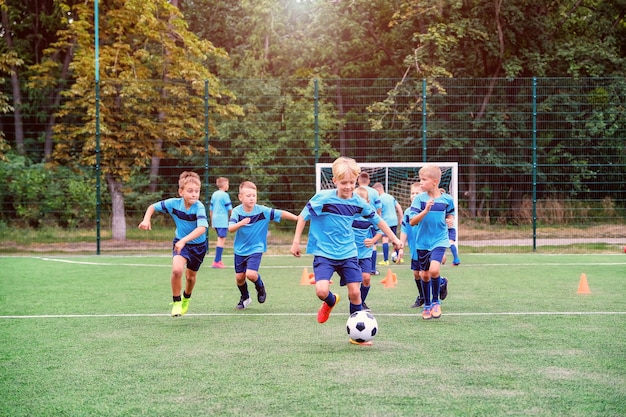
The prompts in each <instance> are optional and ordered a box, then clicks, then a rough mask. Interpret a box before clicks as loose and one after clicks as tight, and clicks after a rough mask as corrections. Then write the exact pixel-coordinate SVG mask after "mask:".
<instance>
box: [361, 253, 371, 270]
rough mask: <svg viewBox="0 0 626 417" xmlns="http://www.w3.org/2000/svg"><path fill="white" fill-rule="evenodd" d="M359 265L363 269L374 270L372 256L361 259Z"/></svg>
mask: <svg viewBox="0 0 626 417" xmlns="http://www.w3.org/2000/svg"><path fill="white" fill-rule="evenodd" d="M359 267H360V268H361V271H371V270H372V257H371V256H370V257H369V258H364V259H359Z"/></svg>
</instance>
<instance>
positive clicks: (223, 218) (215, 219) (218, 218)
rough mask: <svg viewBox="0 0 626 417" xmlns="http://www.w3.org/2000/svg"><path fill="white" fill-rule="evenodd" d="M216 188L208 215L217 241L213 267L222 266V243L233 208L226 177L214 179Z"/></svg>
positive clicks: (224, 239) (223, 242)
mask: <svg viewBox="0 0 626 417" xmlns="http://www.w3.org/2000/svg"><path fill="white" fill-rule="evenodd" d="M215 185H217V190H215V191H214V192H213V194H211V204H210V205H209V217H210V218H211V227H213V229H215V233H217V242H216V244H215V258H214V259H213V265H212V267H213V268H224V263H223V262H222V253H224V245H225V244H226V235H227V233H228V220H229V219H230V213H231V211H232V210H233V204H232V202H231V201H230V196H229V195H228V188H229V186H230V184H229V181H228V178H225V177H219V178H218V179H217V180H215Z"/></svg>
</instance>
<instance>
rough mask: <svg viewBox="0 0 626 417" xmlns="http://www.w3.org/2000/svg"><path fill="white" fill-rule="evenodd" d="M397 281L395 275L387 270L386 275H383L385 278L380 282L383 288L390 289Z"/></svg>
mask: <svg viewBox="0 0 626 417" xmlns="http://www.w3.org/2000/svg"><path fill="white" fill-rule="evenodd" d="M397 281H398V278H396V274H394V273H393V272H391V269H389V270H387V275H385V278H383V280H382V281H380V282H381V283H382V284H384V285H385V288H391V287H394V286H395V285H396V282H397Z"/></svg>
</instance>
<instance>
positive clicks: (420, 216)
mask: <svg viewBox="0 0 626 417" xmlns="http://www.w3.org/2000/svg"><path fill="white" fill-rule="evenodd" d="M433 204H435V200H433V199H432V198H431V199H430V200H428V201H427V202H426V206H425V207H424V210H422V211H421V212H419V213H418V214H417V215H416V216H413V217H411V219H410V220H409V224H410V225H411V226H415V225H416V224H418V223H419V222H421V221H422V219H423V218H424V216H426V215H427V214H428V212H429V211H430V209H431V207H432V206H433Z"/></svg>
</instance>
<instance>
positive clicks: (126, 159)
mask: <svg viewBox="0 0 626 417" xmlns="http://www.w3.org/2000/svg"><path fill="white" fill-rule="evenodd" d="M99 12H100V20H99V22H100V32H99V39H100V44H99V48H100V54H99V57H98V59H99V63H100V70H101V85H100V86H99V89H98V91H99V93H100V96H99V97H98V98H97V97H96V85H95V82H94V81H95V80H94V73H95V59H94V58H95V56H94V32H93V30H94V29H93V28H94V26H93V22H94V10H93V8H92V7H91V5H88V4H77V5H74V6H73V7H71V8H69V9H68V13H70V14H71V16H72V18H71V20H72V22H71V24H70V25H68V29H67V30H66V31H64V32H62V33H61V36H60V40H59V42H58V43H57V44H56V45H55V46H56V48H67V47H69V46H70V45H73V44H74V43H75V45H76V51H75V53H74V59H73V61H72V63H71V65H70V70H71V71H72V75H73V77H74V79H75V81H74V82H73V84H72V85H71V87H70V88H69V89H68V90H67V91H65V92H64V95H65V96H66V99H67V101H66V103H65V105H64V106H63V108H62V110H61V111H60V112H59V116H60V117H61V118H62V119H63V120H64V121H65V123H60V124H57V129H56V131H55V133H56V147H55V152H54V159H55V161H56V162H57V163H59V164H64V165H71V164H79V165H88V166H95V163H96V139H97V138H96V122H97V118H96V117H95V116H96V115H95V113H94V109H95V106H94V104H95V103H96V99H98V100H99V102H100V107H99V108H100V117H101V120H100V129H101V136H100V150H101V152H100V160H101V170H102V174H103V176H104V180H105V181H106V185H107V187H108V190H109V192H110V194H111V202H112V203H111V204H112V207H111V212H112V237H113V239H115V240H123V239H125V238H126V220H125V210H124V190H125V184H127V183H128V181H129V179H130V177H131V176H132V175H133V173H134V172H135V171H136V170H137V169H140V168H144V167H148V166H151V165H153V166H154V164H155V162H154V161H155V158H156V159H157V160H159V159H160V158H163V157H167V156H168V155H170V154H171V153H172V152H176V153H177V154H178V155H192V154H194V153H198V152H200V153H201V152H204V141H203V131H204V114H203V112H202V111H199V110H198V109H202V108H203V103H204V101H203V96H204V88H205V83H204V81H205V80H206V81H208V83H209V86H210V89H209V100H210V101H211V105H212V107H213V108H214V109H215V110H216V111H219V112H221V113H222V114H238V113H239V112H240V109H239V107H238V106H236V105H230V104H223V105H222V104H219V103H217V102H216V97H221V98H225V97H228V96H230V95H231V93H230V92H229V91H227V90H225V89H224V88H222V87H221V85H220V83H219V80H218V79H217V77H216V76H215V75H214V74H213V73H211V72H210V71H209V70H208V69H207V67H208V66H209V65H210V63H211V62H212V60H216V59H224V58H226V56H227V55H226V53H225V52H224V51H223V50H220V49H219V48H216V47H214V46H213V44H211V43H210V42H208V41H202V40H199V39H198V38H197V37H196V36H195V35H193V34H192V33H190V32H189V31H188V30H187V25H186V22H185V21H184V19H183V18H182V15H181V13H180V11H179V10H178V8H177V7H175V4H172V3H170V2H168V1H166V0H158V1H151V2H145V1H143V0H129V1H122V0H116V1H110V2H106V3H105V4H102V7H101V8H100V10H99ZM49 53H54V50H51V51H49ZM68 121H71V123H68ZM210 129H211V130H212V131H215V126H214V125H212V126H210Z"/></svg>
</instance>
